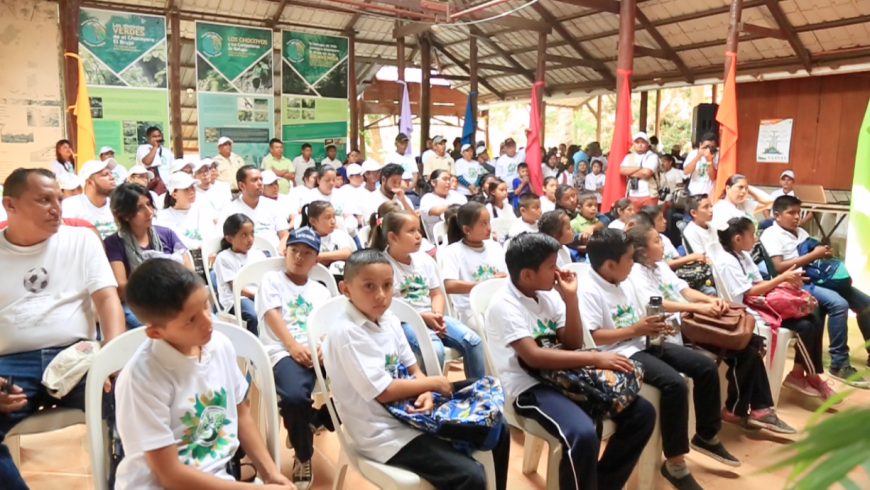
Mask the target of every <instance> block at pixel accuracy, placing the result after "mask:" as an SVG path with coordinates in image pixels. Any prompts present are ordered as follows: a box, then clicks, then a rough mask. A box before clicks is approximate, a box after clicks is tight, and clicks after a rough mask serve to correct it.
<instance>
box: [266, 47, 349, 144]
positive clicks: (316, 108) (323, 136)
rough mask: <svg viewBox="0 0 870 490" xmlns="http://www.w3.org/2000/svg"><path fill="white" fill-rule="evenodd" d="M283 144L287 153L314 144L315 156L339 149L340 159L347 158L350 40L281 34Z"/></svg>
mask: <svg viewBox="0 0 870 490" xmlns="http://www.w3.org/2000/svg"><path fill="white" fill-rule="evenodd" d="M281 43H282V46H281V74H282V76H281V80H282V90H281V94H282V95H281V140H282V141H283V142H284V154H285V155H286V156H287V157H289V158H293V157H296V156H298V155H299V153H300V150H301V147H302V144H303V143H310V144H311V147H312V157H313V158H314V159H315V160H317V161H320V160H322V159H323V158H324V157H326V146H328V145H335V146H336V148H337V150H338V156H337V158H338V159H340V160H344V159H345V158H346V156H347V147H346V145H347V118H348V101H347V83H348V81H347V63H348V58H347V56H348V40H347V38H346V37H338V36H323V35H319V34H308V33H304V32H296V31H283V32H282V33H281Z"/></svg>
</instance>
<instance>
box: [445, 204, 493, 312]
mask: <svg viewBox="0 0 870 490" xmlns="http://www.w3.org/2000/svg"><path fill="white" fill-rule="evenodd" d="M490 236H492V228H490V226H489V212H488V210H487V208H485V207H483V206H482V205H481V204H478V203H476V202H470V203H467V204H464V205H462V207H460V208H459V211H458V212H457V213H456V216H452V217H451V219H450V221H449V222H448V224H447V240H448V242H449V243H450V245H449V246H448V247H447V249H446V250H444V251H443V252H442V253H443V254H444V256H443V257H441V264H442V273H443V274H444V288H445V289H446V290H447V293H449V294H450V299H451V301H453V307H454V308H455V309H456V314H457V315H458V316H459V320H460V321H462V322H467V321H468V319H469V317H470V315H471V305H470V303H469V302H468V293H469V292H471V288H473V287H474V286H475V285H477V283H479V282H483V281H487V280H489V279H492V278H495V277H507V266H506V265H505V263H504V250H503V249H502V248H501V245H499V244H498V242H496V241H493V240H490Z"/></svg>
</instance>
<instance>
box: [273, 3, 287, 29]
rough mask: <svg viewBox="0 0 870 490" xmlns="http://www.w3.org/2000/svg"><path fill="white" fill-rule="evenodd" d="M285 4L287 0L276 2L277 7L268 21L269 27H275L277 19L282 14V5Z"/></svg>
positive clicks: (284, 5) (279, 18)
mask: <svg viewBox="0 0 870 490" xmlns="http://www.w3.org/2000/svg"><path fill="white" fill-rule="evenodd" d="M286 6H287V0H281V1H280V2H279V3H278V8H277V9H276V10H275V15H273V16H272V18H271V19H270V22H269V26H270V27H275V26H276V25H278V21H279V20H281V16H282V15H284V7H286Z"/></svg>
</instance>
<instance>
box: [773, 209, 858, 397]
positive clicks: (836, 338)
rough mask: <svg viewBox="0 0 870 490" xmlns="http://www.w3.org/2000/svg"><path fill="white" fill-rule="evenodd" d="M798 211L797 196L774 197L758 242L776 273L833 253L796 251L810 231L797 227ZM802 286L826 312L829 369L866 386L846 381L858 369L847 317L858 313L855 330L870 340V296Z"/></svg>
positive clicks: (823, 249)
mask: <svg viewBox="0 0 870 490" xmlns="http://www.w3.org/2000/svg"><path fill="white" fill-rule="evenodd" d="M800 212H801V201H800V200H799V199H798V198H796V197H792V196H780V197H778V198H776V201H774V203H773V217H774V219H775V220H776V223H774V225H773V226H771V227H770V228H768V229H766V230H764V233H762V234H761V243H762V244H763V245H764V248H765V249H766V250H767V253H768V254H769V255H770V258H771V260H772V261H773V265H774V267H776V271H777V272H779V273H782V272H785V271H787V270H788V269H789V268H791V267H793V266H794V267H798V268H799V269H798V270H800V268H802V267H804V266H806V265H807V264H809V263H810V262H814V261H816V260H818V259H824V258H829V257H833V255H834V252H833V250H831V247H828V246H819V247H816V248H815V249H814V250H813V251H811V252H810V253H808V254H806V255H803V256H801V255H799V254H798V245H800V244H801V243H803V242H804V241H805V240H807V239H808V238H809V237H810V235H809V233H807V232H806V230H804V229H803V228H801V227H800V220H801V218H800V216H801V214H800ZM804 289H806V290H807V291H809V292H810V293H811V294H812V295H813V296H815V297H816V299H817V300H819V306H821V307H822V310H823V311H824V312H825V313H827V314H828V335H830V342H831V343H830V346H829V349H828V350H829V352H830V354H831V368H830V370H829V371H828V372H829V373H830V375H831V376H833V377H835V378H838V379H840V380H842V381H843V382H845V383H847V384H850V385H852V386H856V387H860V388H866V387H867V386H868V385H870V384H868V383H867V381H866V380H865V379H864V378H861V377H858V378H857V379H853V380H852V381H846V380H847V379H849V378H850V377H852V376H853V375H854V374H857V372H858V371H857V370H856V369H855V368H853V367H852V366H851V364H850V363H849V346H848V345H847V340H848V330H847V326H846V320H847V319H848V316H849V310H850V309H851V310H852V311H854V312H855V314H856V315H857V316H858V329H859V330H861V334H862V335H863V336H864V340H865V341H866V340H870V296H867V295H866V294H864V293H863V292H862V291H859V290H858V289H857V288H856V287H854V286H847V287H843V288H841V289H840V290H836V291H835V290H833V289H828V288H823V287H821V286H818V285H815V284H805V285H804ZM868 352H870V348H868Z"/></svg>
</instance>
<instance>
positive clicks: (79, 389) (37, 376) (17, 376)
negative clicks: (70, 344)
mask: <svg viewBox="0 0 870 490" xmlns="http://www.w3.org/2000/svg"><path fill="white" fill-rule="evenodd" d="M65 348H66V347H56V348H51V349H42V350H36V351H30V352H20V353H17V354H8V355H5V356H0V377H3V378H4V379H7V378H9V377H11V378H12V382H13V383H15V385H17V386H18V387H20V388H21V389H22V390H24V395H25V396H27V404H26V405H25V406H24V408H22V409H21V410H16V411H15V412H12V413H2V412H0V442H2V441H3V439H5V438H6V434H7V433H9V431H10V430H11V429H12V428H13V427H15V425H16V424H18V423H19V422H21V421H22V420H24V419H26V418H27V417H28V416H30V415H32V414H33V413H35V412H36V411H37V410H38V409H39V407H42V406H51V405H57V406H59V407H65V408H78V409H80V410H84V409H85V378H82V380H81V381H80V382H79V384H78V385H76V387H75V388H73V390H72V391H71V392H70V393H69V394H68V395H67V396H65V397H64V398H62V399H60V400H58V399H57V398H54V397H51V396H49V394H48V392H47V391H46V388H45V386H43V385H42V373H43V372H45V368H46V367H48V364H49V363H51V361H52V360H53V359H54V357H55V356H57V354H58V353H60V351H62V350H64V349H65ZM0 482H2V483H0V487H2V488H3V489H4V490H27V485H25V484H24V480H23V479H22V478H21V474H20V473H19V472H18V469H17V468H16V467H15V465H14V464H12V457H11V455H10V454H9V448H8V447H6V445H5V444H2V445H0Z"/></svg>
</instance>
